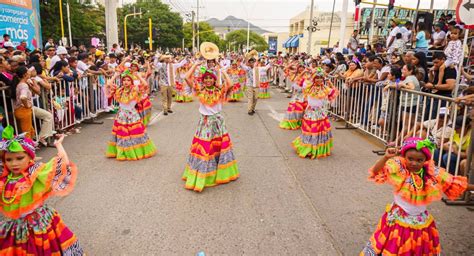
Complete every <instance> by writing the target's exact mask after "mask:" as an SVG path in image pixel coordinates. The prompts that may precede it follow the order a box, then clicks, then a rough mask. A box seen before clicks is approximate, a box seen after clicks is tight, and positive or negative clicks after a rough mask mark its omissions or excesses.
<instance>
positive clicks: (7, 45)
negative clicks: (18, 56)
mask: <svg viewBox="0 0 474 256" xmlns="http://www.w3.org/2000/svg"><path fill="white" fill-rule="evenodd" d="M3 48H5V49H7V51H9V52H10V54H13V52H14V51H15V45H14V44H13V43H12V42H11V41H7V42H4V43H3Z"/></svg>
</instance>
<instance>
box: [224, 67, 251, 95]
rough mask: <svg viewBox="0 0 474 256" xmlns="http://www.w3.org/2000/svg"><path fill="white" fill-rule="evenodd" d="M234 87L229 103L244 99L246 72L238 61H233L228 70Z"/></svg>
mask: <svg viewBox="0 0 474 256" xmlns="http://www.w3.org/2000/svg"><path fill="white" fill-rule="evenodd" d="M226 72H227V74H228V75H229V77H230V80H231V82H232V85H233V89H232V92H231V94H230V97H229V101H239V100H240V99H242V98H243V97H244V90H243V89H244V88H243V86H244V84H245V76H246V74H245V70H243V69H242V68H241V67H240V65H239V64H238V63H237V61H236V60H234V61H232V64H231V65H230V67H229V68H228V69H227V70H226Z"/></svg>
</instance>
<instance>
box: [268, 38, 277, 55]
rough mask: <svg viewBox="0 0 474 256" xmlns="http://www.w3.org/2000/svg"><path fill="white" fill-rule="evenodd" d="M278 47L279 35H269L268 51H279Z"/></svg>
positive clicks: (274, 52)
mask: <svg viewBox="0 0 474 256" xmlns="http://www.w3.org/2000/svg"><path fill="white" fill-rule="evenodd" d="M277 48H278V38H277V37H273V36H272V37H269V38H268V53H273V54H276V53H277Z"/></svg>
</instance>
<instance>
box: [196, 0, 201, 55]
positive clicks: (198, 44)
mask: <svg viewBox="0 0 474 256" xmlns="http://www.w3.org/2000/svg"><path fill="white" fill-rule="evenodd" d="M196 12H197V47H198V48H199V47H200V46H201V44H200V41H199V0H197V8H196Z"/></svg>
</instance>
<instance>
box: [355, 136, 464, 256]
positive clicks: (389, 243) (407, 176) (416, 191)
mask: <svg viewBox="0 0 474 256" xmlns="http://www.w3.org/2000/svg"><path fill="white" fill-rule="evenodd" d="M435 148H436V144H434V143H433V142H432V141H431V140H429V139H422V138H418V137H412V138H409V139H406V140H405V141H404V142H403V144H402V148H401V150H400V151H399V150H398V149H397V148H393V147H389V148H387V149H386V151H385V155H384V156H383V157H382V158H380V159H379V160H378V161H377V162H376V163H375V165H374V166H373V167H372V168H370V169H369V180H370V181H373V182H375V183H377V184H389V185H390V186H391V187H392V188H393V203H392V204H390V205H388V207H386V209H385V212H384V214H383V215H382V217H381V218H380V220H379V223H378V225H377V227H376V229H375V231H374V233H373V234H372V235H371V237H370V239H369V241H368V242H367V244H366V246H365V247H364V249H363V250H362V252H361V253H360V255H367V256H369V255H441V244H440V236H439V234H440V232H439V231H438V228H437V227H436V223H435V220H434V218H433V216H432V215H431V214H430V213H429V212H428V210H427V207H428V205H430V204H432V203H434V202H436V201H439V200H441V199H442V196H443V194H445V195H446V197H447V198H449V199H451V200H454V199H457V198H458V197H459V196H461V195H462V193H464V191H465V190H466V189H471V188H472V186H470V185H468V182H467V179H466V177H462V176H453V175H451V174H450V173H448V172H446V170H445V169H443V168H439V167H437V166H436V165H435V163H434V161H433V160H436V158H435V159H433V150H434V149H435Z"/></svg>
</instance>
